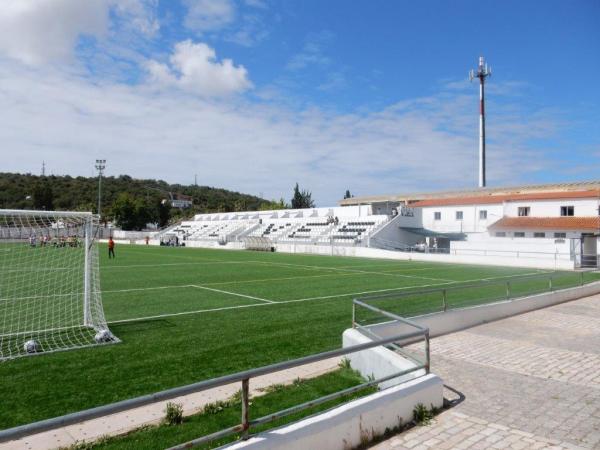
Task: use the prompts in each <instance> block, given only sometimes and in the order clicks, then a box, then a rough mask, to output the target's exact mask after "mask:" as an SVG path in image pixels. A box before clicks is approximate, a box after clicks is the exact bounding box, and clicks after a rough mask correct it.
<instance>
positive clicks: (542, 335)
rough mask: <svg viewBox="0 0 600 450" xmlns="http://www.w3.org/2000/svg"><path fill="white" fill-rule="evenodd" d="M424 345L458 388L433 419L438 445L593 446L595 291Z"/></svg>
mask: <svg viewBox="0 0 600 450" xmlns="http://www.w3.org/2000/svg"><path fill="white" fill-rule="evenodd" d="M431 352H432V372H433V373H436V374H437V375H439V376H440V377H441V378H442V379H443V380H444V383H445V384H446V385H449V386H451V387H453V388H454V389H457V390H458V391H460V392H462V394H463V395H464V396H465V399H464V401H463V402H462V403H460V404H458V405H457V406H455V407H454V408H452V409H450V410H448V411H445V412H443V413H442V414H440V415H439V416H438V417H437V419H436V423H435V424H432V426H433V427H435V428H441V429H443V430H444V433H441V434H438V435H437V437H438V439H440V440H441V441H442V443H441V444H438V447H439V448H444V449H446V448H451V449H459V448H471V449H490V448H499V449H501V448H512V449H515V450H519V449H548V448H556V449H577V450H581V449H600V295H597V296H592V297H588V298H585V299H580V300H576V301H573V302H568V303H564V304H561V305H557V306H554V307H551V308H546V309H543V310H538V311H534V312H531V313H527V314H523V315H520V316H516V317H513V318H509V319H505V320H501V321H497V322H493V323H489V324H485V325H482V326H479V327H475V328H472V329H469V330H465V331H462V332H458V333H453V334H450V335H447V336H443V337H440V338H436V339H432V341H431ZM452 398H455V394H452ZM461 422H462V423H461ZM475 426H477V427H479V428H477V429H474V427H475ZM410 433H411V431H410V430H409V431H407V432H406V433H405V434H408V435H410ZM448 437H450V439H448ZM421 442H423V441H421ZM381 448H382V449H385V448H389V447H381ZM400 448H402V447H400Z"/></svg>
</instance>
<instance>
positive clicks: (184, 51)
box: [147, 40, 252, 96]
mask: <svg viewBox="0 0 600 450" xmlns="http://www.w3.org/2000/svg"><path fill="white" fill-rule="evenodd" d="M169 61H170V66H168V65H166V64H162V63H159V62H157V61H154V60H151V61H149V62H148V64H147V69H148V71H149V73H150V76H151V79H152V80H153V81H154V82H158V83H160V84H163V85H174V86H178V87H180V88H182V89H185V90H188V91H191V92H195V93H197V94H200V95H204V96H223V95H230V94H234V93H238V92H242V91H245V90H247V89H249V88H251V87H252V83H251V82H250V81H249V80H248V72H247V71H246V69H245V68H244V67H243V66H235V65H234V64H233V61H231V60H230V59H223V60H222V61H220V62H219V61H217V59H216V54H215V51H214V49H212V48H211V47H209V46H208V45H206V44H204V43H202V42H200V43H197V44H196V43H193V42H192V41H190V40H186V41H183V42H179V43H177V44H176V45H175V50H174V52H173V54H172V55H171V57H170V58H169Z"/></svg>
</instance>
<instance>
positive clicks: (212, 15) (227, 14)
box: [184, 0, 235, 34]
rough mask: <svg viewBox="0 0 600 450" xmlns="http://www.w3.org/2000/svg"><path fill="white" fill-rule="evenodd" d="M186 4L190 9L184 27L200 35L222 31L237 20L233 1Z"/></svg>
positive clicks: (203, 0) (204, 0)
mask: <svg viewBox="0 0 600 450" xmlns="http://www.w3.org/2000/svg"><path fill="white" fill-rule="evenodd" d="M184 4H185V5H186V6H187V8H188V12H187V15H186V17H185V19H184V25H185V26H186V28H188V29H190V30H193V31H195V32H197V33H199V34H202V33H205V32H208V31H217V30H220V29H221V28H223V27H225V26H227V25H229V24H230V23H231V22H233V20H234V19H235V6H234V4H233V2H232V1H231V0H185V1H184Z"/></svg>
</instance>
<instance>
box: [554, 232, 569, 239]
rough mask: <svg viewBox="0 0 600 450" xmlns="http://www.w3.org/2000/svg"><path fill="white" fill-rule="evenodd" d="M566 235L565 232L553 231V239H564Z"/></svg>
mask: <svg viewBox="0 0 600 450" xmlns="http://www.w3.org/2000/svg"><path fill="white" fill-rule="evenodd" d="M566 237H567V233H554V238H555V239H565V238H566Z"/></svg>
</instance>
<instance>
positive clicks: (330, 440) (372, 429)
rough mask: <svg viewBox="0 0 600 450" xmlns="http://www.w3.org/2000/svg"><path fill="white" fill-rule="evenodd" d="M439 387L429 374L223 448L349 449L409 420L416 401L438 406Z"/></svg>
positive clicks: (438, 380) (440, 390) (440, 396)
mask: <svg viewBox="0 0 600 450" xmlns="http://www.w3.org/2000/svg"><path fill="white" fill-rule="evenodd" d="M442 391H443V383H442V380H441V379H440V378H439V377H437V376H436V375H433V374H429V375H426V376H424V377H421V378H417V379H416V380H412V381H408V382H407V383H404V384H401V385H398V386H394V387H391V388H389V389H385V390H383V391H380V392H376V393H374V394H371V395H368V396H366V397H362V398H359V399H357V400H353V401H351V402H348V403H345V404H343V405H341V406H338V407H336V408H333V409H330V410H329V411H326V412H324V413H321V414H317V415H314V416H310V417H308V418H306V419H303V420H301V421H299V422H295V423H292V424H290V425H285V426H283V427H280V428H276V429H274V430H270V431H265V432H264V433H260V434H259V435H257V436H255V437H252V438H250V439H248V440H247V441H240V442H236V443H234V444H231V445H229V446H226V447H223V448H227V449H229V450H233V449H236V450H237V449H246V450H248V449H252V450H258V449H260V450H267V449H269V450H275V449H281V450H348V449H351V448H355V447H357V446H358V445H360V444H361V443H362V442H363V440H364V439H369V440H370V439H372V437H373V434H375V435H376V436H377V435H381V434H383V433H384V432H385V429H386V428H393V427H395V426H397V425H399V424H400V423H401V424H405V423H407V422H409V421H411V420H412V418H413V409H414V407H415V406H416V405H417V404H419V403H420V404H422V405H424V406H426V407H427V408H430V407H431V406H435V407H437V408H439V407H441V406H442V401H443V398H442Z"/></svg>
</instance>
